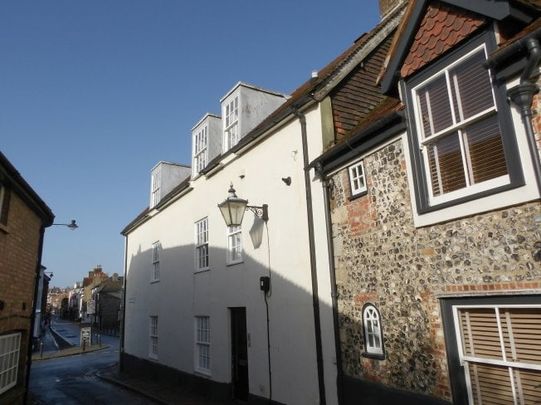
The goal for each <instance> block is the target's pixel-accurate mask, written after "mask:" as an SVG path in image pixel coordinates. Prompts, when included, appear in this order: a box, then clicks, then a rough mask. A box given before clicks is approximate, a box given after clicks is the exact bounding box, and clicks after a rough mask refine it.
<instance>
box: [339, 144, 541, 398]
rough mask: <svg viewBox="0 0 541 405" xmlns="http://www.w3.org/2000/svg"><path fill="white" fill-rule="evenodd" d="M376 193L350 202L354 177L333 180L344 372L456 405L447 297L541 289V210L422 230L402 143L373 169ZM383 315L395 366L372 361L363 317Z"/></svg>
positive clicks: (371, 164)
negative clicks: (444, 310) (443, 305)
mask: <svg viewBox="0 0 541 405" xmlns="http://www.w3.org/2000/svg"><path fill="white" fill-rule="evenodd" d="M364 167H365V173H366V175H367V181H368V185H369V186H368V193H367V194H366V195H365V196H362V197H360V198H357V199H354V200H351V201H350V200H349V196H350V190H349V182H348V176H347V170H346V169H344V170H342V171H340V172H338V173H337V174H336V175H334V176H333V178H332V188H331V195H332V198H331V215H332V222H333V241H334V248H335V266H336V280H337V289H338V311H339V318H340V341H341V347H342V361H343V367H344V372H345V374H346V375H349V376H352V377H358V378H363V379H366V380H371V381H376V382H380V383H384V384H386V385H389V386H392V387H395V388H401V389H405V390H408V391H413V392H417V393H423V394H428V395H433V396H436V397H439V398H442V399H450V387H449V381H448V372H447V360H446V350H445V341H444V338H443V328H442V323H441V317H440V305H439V301H438V296H439V295H440V294H450V293H451V294H457V295H466V294H471V293H481V292H483V293H486V292H489V293H490V292H497V291H500V292H503V291H512V290H525V289H537V288H539V287H540V286H541V267H540V266H539V263H537V262H534V261H533V258H532V252H533V251H534V250H535V249H534V247H533V244H534V243H535V242H536V241H539V240H541V231H540V229H539V225H538V224H536V221H535V217H536V216H537V215H540V214H541V205H540V204H539V203H538V202H535V203H528V204H524V205H521V206H515V207H511V208H507V209H503V210H499V211H495V212H491V213H486V214H482V215H476V216H473V217H468V218H462V219H458V220H455V221H450V222H447V223H443V224H437V225H433V226H427V227H424V228H415V227H414V224H413V217H412V210H411V201H410V194H409V188H408V183H407V177H406V169H405V160H404V151H403V147H402V144H401V141H396V142H394V143H392V144H390V145H388V146H386V147H385V148H383V149H381V150H379V151H377V152H375V153H374V154H372V155H370V156H368V157H367V158H366V159H365V160H364ZM367 302H371V303H373V304H375V305H376V306H377V307H378V309H379V310H380V313H381V319H382V325H383V332H384V342H385V351H386V358H385V360H374V359H369V358H365V357H363V356H362V353H363V351H364V342H363V337H362V336H363V335H362V325H361V322H362V318H361V311H362V307H363V305H364V304H365V303H367Z"/></svg>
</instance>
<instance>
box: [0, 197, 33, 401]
mask: <svg viewBox="0 0 541 405" xmlns="http://www.w3.org/2000/svg"><path fill="white" fill-rule="evenodd" d="M40 226H41V220H40V219H39V218H38V216H37V215H36V214H35V213H34V211H32V210H31V209H30V208H28V207H27V205H26V204H25V203H24V202H23V201H22V200H21V199H20V198H19V196H18V195H17V194H16V193H15V192H12V193H11V200H10V205H9V213H8V221H7V226H5V227H4V226H2V227H1V228H0V300H2V301H3V302H4V308H3V310H0V335H1V334H5V333H8V332H10V331H11V332H13V331H22V332H23V335H22V342H21V356H20V361H19V376H18V381H19V386H18V387H15V388H13V389H11V390H8V391H7V392H6V393H4V394H3V395H0V403H21V402H20V401H22V395H24V381H25V371H26V360H27V359H26V352H27V349H28V346H27V344H28V339H29V336H30V323H31V316H32V304H33V297H34V284H35V279H36V266H37V259H38V249H39V232H40Z"/></svg>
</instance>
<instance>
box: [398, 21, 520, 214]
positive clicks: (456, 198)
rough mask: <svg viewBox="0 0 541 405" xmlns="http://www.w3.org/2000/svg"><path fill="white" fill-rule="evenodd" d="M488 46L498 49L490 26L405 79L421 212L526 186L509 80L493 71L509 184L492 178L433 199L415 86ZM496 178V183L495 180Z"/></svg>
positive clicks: (410, 138) (404, 90)
mask: <svg viewBox="0 0 541 405" xmlns="http://www.w3.org/2000/svg"><path fill="white" fill-rule="evenodd" d="M481 46H484V48H485V52H486V54H490V53H491V52H492V51H494V50H495V49H496V40H495V34H494V32H493V31H492V29H488V30H486V31H484V32H482V33H480V34H478V35H476V36H474V37H473V38H472V39H471V40H469V41H468V42H466V43H465V44H463V45H461V46H458V47H456V49H454V50H452V51H450V52H449V53H448V54H447V55H445V56H443V57H442V58H440V59H438V60H437V61H436V62H434V63H431V64H429V65H428V66H427V67H425V68H424V69H422V70H421V71H420V72H418V73H416V74H414V75H413V76H412V77H411V78H409V79H406V80H405V81H402V82H401V92H402V94H403V95H405V97H404V98H405V104H406V108H407V119H408V121H409V124H408V126H407V131H408V147H409V151H410V160H411V167H412V177H413V179H412V180H413V184H414V194H415V199H416V203H417V204H416V205H417V213H418V214H419V215H422V214H425V213H429V212H433V211H437V210H440V209H444V208H448V207H452V206H455V205H459V204H462V203H465V202H469V201H473V200H476V199H479V198H482V197H486V196H489V195H493V194H497V193H500V192H503V191H507V190H510V189H513V188H517V187H520V186H523V185H524V184H525V182H524V176H523V172H522V166H521V159H520V155H519V151H518V144H517V138H516V134H515V130H514V127H513V122H512V118H511V109H510V106H509V105H508V103H507V93H506V86H505V83H501V82H499V81H496V80H494V77H493V74H490V76H491V80H492V91H493V96H494V103H495V109H496V111H497V115H498V122H499V124H500V130H501V135H502V145H503V152H504V156H505V160H506V164H507V169H508V176H509V181H508V182H506V183H505V184H501V183H498V182H492V180H494V179H491V180H488V181H486V182H482V183H479V186H480V187H478V188H476V187H474V188H470V189H468V188H466V189H459V190H456V191H460V192H461V193H457V194H454V195H451V196H449V195H447V194H453V193H455V192H456V191H453V192H450V193H447V194H443V195H442V196H441V197H444V196H446V198H441V199H436V200H431V192H432V191H431V189H430V184H431V182H430V178H429V176H430V174H429V167H427V163H426V160H425V157H426V153H423V152H422V150H421V148H420V145H421V144H422V143H423V142H422V141H421V132H420V131H419V126H420V125H422V124H421V123H419V122H418V120H417V118H416V117H417V114H416V113H417V102H416V99H415V93H414V89H416V88H419V87H420V86H422V85H423V83H425V84H426V83H427V82H428V81H430V80H434V79H435V78H437V77H438V76H439V75H440V74H441V73H442V71H443V70H444V69H449V68H450V67H451V66H453V65H455V64H456V63H458V62H459V61H460V60H462V59H464V58H466V57H467V55H468V54H471V53H472V52H473V51H474V50H475V49H477V48H479V47H481ZM491 182H492V183H491Z"/></svg>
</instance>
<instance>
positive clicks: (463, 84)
mask: <svg viewBox="0 0 541 405" xmlns="http://www.w3.org/2000/svg"><path fill="white" fill-rule="evenodd" d="M484 61H485V53H484V51H483V50H481V51H479V52H477V53H476V54H475V55H473V56H472V57H470V58H468V59H467V60H465V61H464V62H463V63H461V64H460V65H458V66H457V67H455V68H454V69H453V70H452V71H451V72H450V73H451V77H452V80H453V83H454V86H453V94H454V97H455V99H456V103H455V105H456V106H457V107H458V112H459V115H458V116H459V117H460V118H461V119H460V120H461V121H462V120H464V119H467V118H469V117H472V116H473V115H475V114H477V113H479V112H481V111H484V110H486V109H488V108H490V107H493V106H494V99H493V97H492V86H491V83H490V77H489V71H488V70H487V69H485V68H484V67H483V62H484ZM457 90H458V92H457Z"/></svg>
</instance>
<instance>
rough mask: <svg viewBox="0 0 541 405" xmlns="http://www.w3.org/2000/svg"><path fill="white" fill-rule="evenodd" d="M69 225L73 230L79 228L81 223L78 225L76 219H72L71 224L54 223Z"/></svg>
mask: <svg viewBox="0 0 541 405" xmlns="http://www.w3.org/2000/svg"><path fill="white" fill-rule="evenodd" d="M55 225H56V226H67V227H68V228H69V229H71V230H72V231H74V230H76V229H77V228H79V225H77V224H76V223H75V220H74V219H72V220H71V222H70V223H69V224H53V226H55Z"/></svg>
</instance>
